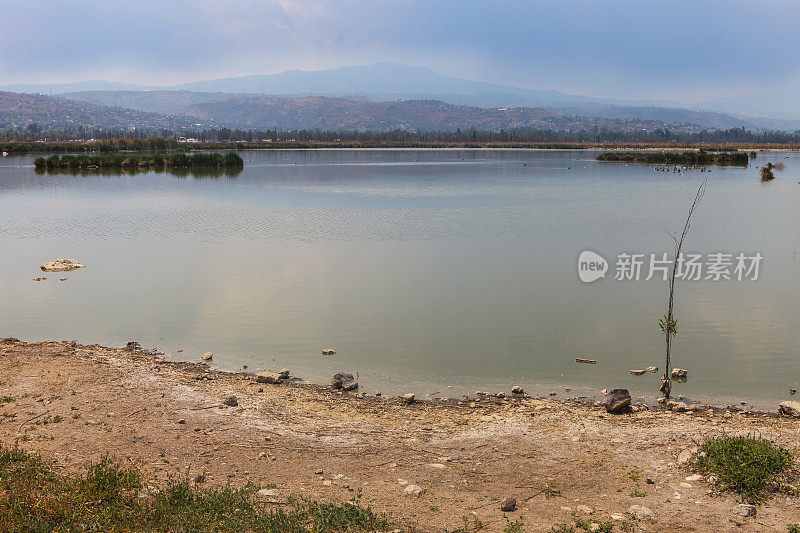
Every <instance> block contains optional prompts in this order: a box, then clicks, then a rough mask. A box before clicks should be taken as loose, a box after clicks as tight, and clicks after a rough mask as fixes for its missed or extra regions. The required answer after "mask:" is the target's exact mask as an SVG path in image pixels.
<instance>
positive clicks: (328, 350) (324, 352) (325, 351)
mask: <svg viewBox="0 0 800 533" xmlns="http://www.w3.org/2000/svg"><path fill="white" fill-rule="evenodd" d="M335 354H336V350H334V349H333V348H323V349H322V355H335Z"/></svg>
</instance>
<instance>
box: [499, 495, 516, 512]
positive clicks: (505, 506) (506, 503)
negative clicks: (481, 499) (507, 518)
mask: <svg viewBox="0 0 800 533" xmlns="http://www.w3.org/2000/svg"><path fill="white" fill-rule="evenodd" d="M516 509H517V499H516V498H506V499H505V500H503V502H502V503H501V504H500V510H501V511H503V512H505V513H510V512H511V511H515V510H516Z"/></svg>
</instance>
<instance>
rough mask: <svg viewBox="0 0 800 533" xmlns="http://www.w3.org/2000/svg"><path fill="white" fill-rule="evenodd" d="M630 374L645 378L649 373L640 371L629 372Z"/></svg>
mask: <svg viewBox="0 0 800 533" xmlns="http://www.w3.org/2000/svg"><path fill="white" fill-rule="evenodd" d="M628 372H630V373H631V374H633V375H634V376H644V375H645V373H647V370H642V369H639V370H628Z"/></svg>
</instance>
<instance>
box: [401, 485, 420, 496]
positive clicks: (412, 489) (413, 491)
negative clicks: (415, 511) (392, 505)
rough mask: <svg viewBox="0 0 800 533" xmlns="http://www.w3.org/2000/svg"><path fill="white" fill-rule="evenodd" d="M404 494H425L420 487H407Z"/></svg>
mask: <svg viewBox="0 0 800 533" xmlns="http://www.w3.org/2000/svg"><path fill="white" fill-rule="evenodd" d="M403 492H405V493H406V494H413V495H414V496H419V495H420V494H422V493H423V492H425V491H424V490H423V489H422V487H420V486H418V485H407V486H406V488H405V489H404V490H403Z"/></svg>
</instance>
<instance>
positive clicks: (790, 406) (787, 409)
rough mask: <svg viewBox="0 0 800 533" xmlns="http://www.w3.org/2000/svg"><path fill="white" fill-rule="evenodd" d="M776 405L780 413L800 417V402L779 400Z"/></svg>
mask: <svg viewBox="0 0 800 533" xmlns="http://www.w3.org/2000/svg"><path fill="white" fill-rule="evenodd" d="M778 407H779V408H780V412H781V414H784V415H789V416H793V417H795V418H800V402H781V403H780V404H778Z"/></svg>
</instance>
